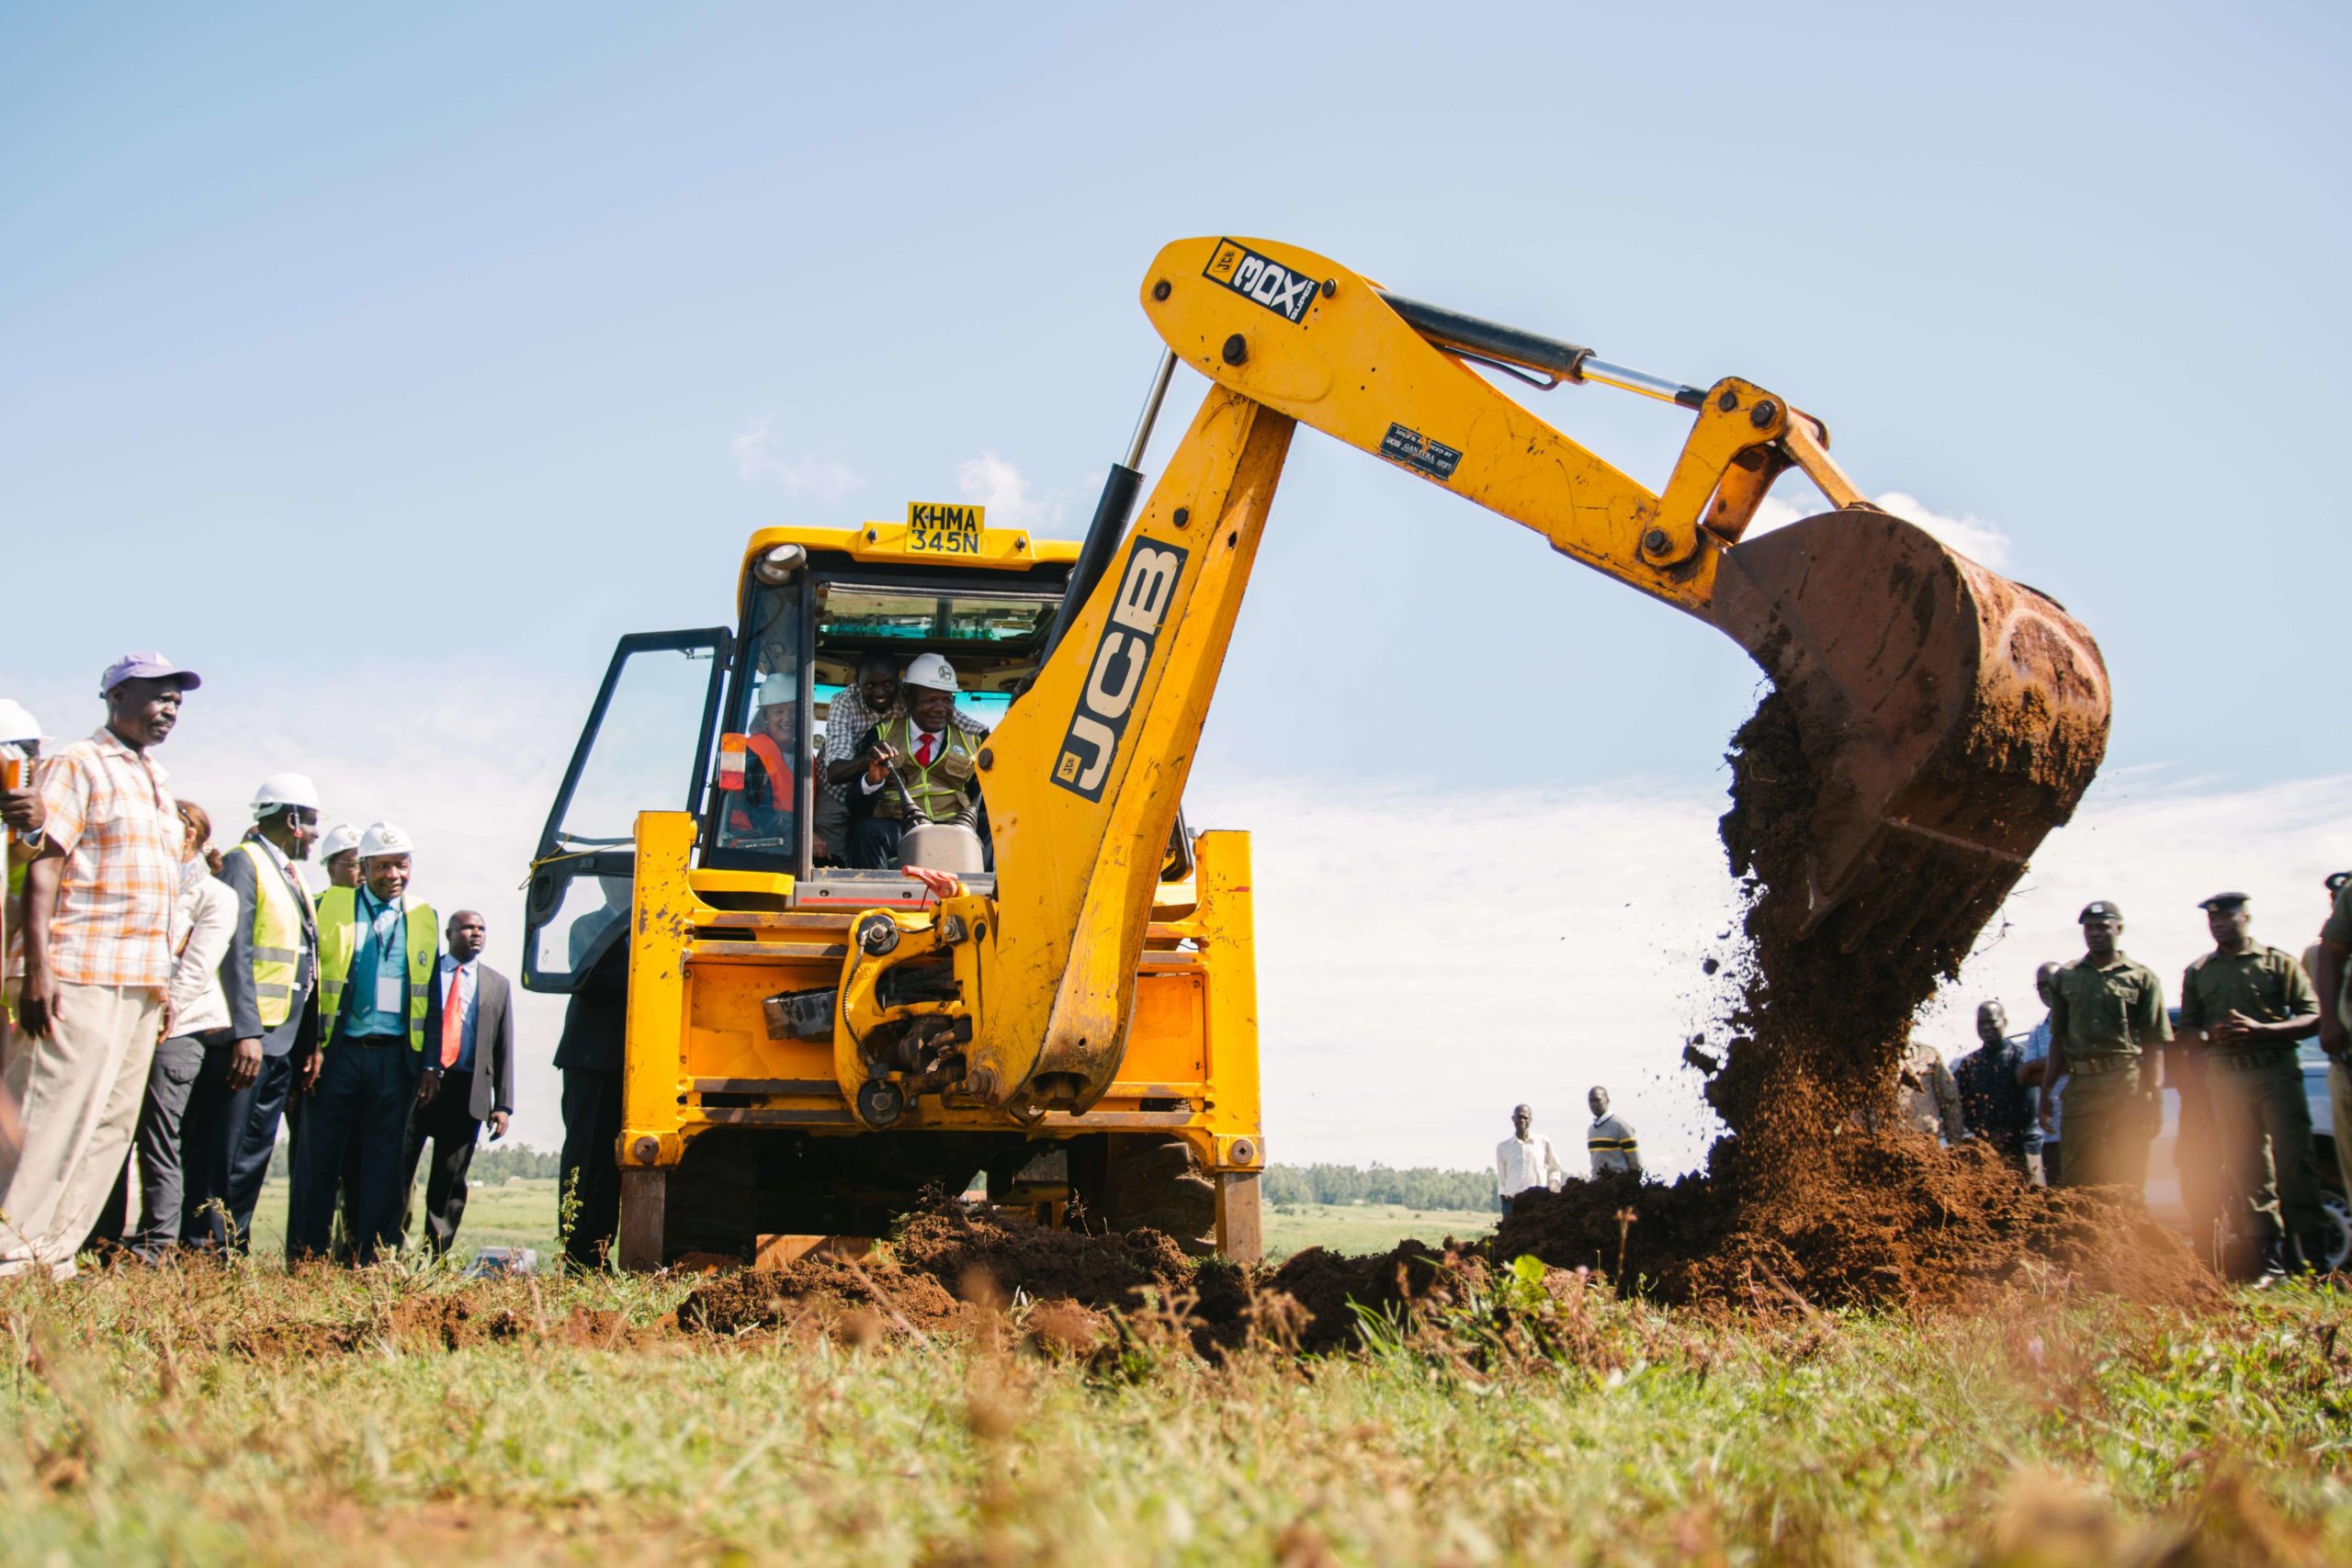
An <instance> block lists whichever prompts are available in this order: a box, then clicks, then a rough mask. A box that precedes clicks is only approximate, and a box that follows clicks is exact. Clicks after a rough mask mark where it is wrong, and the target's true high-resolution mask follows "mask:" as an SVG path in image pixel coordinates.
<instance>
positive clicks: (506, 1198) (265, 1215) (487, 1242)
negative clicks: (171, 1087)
mask: <svg viewBox="0 0 2352 1568" xmlns="http://www.w3.org/2000/svg"><path fill="white" fill-rule="evenodd" d="M416 1190H417V1195H418V1197H419V1198H420V1199H421V1198H422V1197H423V1196H424V1182H422V1181H419V1182H418V1183H417V1188H416ZM1265 1221H1266V1251H1267V1254H1268V1256H1269V1257H1272V1258H1287V1257H1289V1256H1290V1255H1291V1254H1292V1253H1294V1252H1297V1251H1300V1250H1302V1249H1303V1248H1306V1247H1331V1248H1334V1249H1335V1250H1337V1251H1340V1252H1385V1251H1387V1250H1388V1249H1389V1248H1390V1247H1394V1246H1396V1245H1397V1243H1398V1242H1399V1241H1402V1240H1403V1239H1404V1238H1405V1237H1407V1236H1419V1237H1420V1238H1421V1239H1422V1240H1424V1241H1428V1242H1431V1243H1435V1242H1437V1241H1440V1240H1442V1239H1443V1238H1444V1237H1445V1236H1447V1235H1456V1236H1461V1237H1463V1238H1464V1239H1467V1238H1469V1237H1471V1236H1479V1235H1487V1233H1488V1232H1489V1231H1491V1230H1493V1229H1494V1225H1495V1215H1493V1214H1492V1213H1480V1212H1478V1211H1477V1210H1475V1209H1408V1208H1406V1207H1405V1206H1404V1205H1402V1204H1399V1203H1285V1204H1279V1205H1276V1204H1269V1205H1268V1206H1267V1209H1266V1215H1265ZM479 1247H537V1249H538V1254H539V1261H540V1265H541V1266H542V1267H544V1268H551V1267H553V1265H554V1262H555V1257H556V1253H557V1250H558V1247H557V1243H556V1184H555V1182H554V1181H553V1180H526V1179H521V1178H517V1179H513V1180H509V1181H502V1182H498V1183H496V1184H495V1185H492V1186H488V1187H476V1188H475V1189H474V1190H473V1191H472V1192H470V1193H469V1194H468V1195H467V1198H466V1218H465V1223H464V1224H462V1225H461V1226H459V1228H458V1254H459V1255H460V1256H461V1257H464V1258H471V1257H473V1255H474V1252H475V1249H477V1248H479ZM285 1250H286V1183H285V1182H284V1181H282V1180H274V1181H271V1182H269V1183H268V1184H267V1185H266V1186H265V1187H263V1189H262V1193H261V1201H259V1202H258V1203H256V1204H255V1205H254V1256H255V1257H257V1258H277V1257H280V1256H282V1255H283V1254H284V1252H285Z"/></svg>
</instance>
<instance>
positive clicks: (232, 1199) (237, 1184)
mask: <svg viewBox="0 0 2352 1568" xmlns="http://www.w3.org/2000/svg"><path fill="white" fill-rule="evenodd" d="M236 1048H237V1046H236V1042H235V1041H233V1040H229V1039H225V1038H222V1039H218V1040H216V1041H215V1042H214V1043H210V1044H208V1045H207V1046H206V1047H205V1051H204V1066H202V1067H201V1068H200V1069H198V1073H197V1075H196V1085H195V1087H194V1088H193V1089H190V1090H189V1091H188V1097H187V1114H186V1115H185V1116H184V1117H183V1118H182V1119H181V1121H180V1150H181V1155H180V1165H181V1172H182V1175H183V1178H184V1180H185V1183H186V1185H185V1187H184V1189H183V1191H182V1194H181V1199H180V1202H181V1209H180V1236H181V1238H182V1239H183V1240H184V1241H186V1242H187V1244H188V1245H189V1246H191V1247H223V1248H226V1249H227V1250H229V1251H231V1252H243V1251H244V1250H245V1243H246V1239H247V1237H249V1236H250V1235H252V1234H253V1227H254V1206H255V1205H256V1204H258V1203H259V1202H260V1201H261V1185H262V1183H263V1182H264V1181H266V1180H267V1179H269V1156H270V1154H271V1151H273V1150H274V1149H276V1148H277V1123H278V1121H279V1119H280V1118H281V1117H282V1116H283V1115H284V1114H285V1111H286V1099H287V1096H288V1094H289V1093H291V1092H292V1090H293V1088H294V1059H293V1056H292V1055H291V1054H290V1053H289V1054H288V1055H283V1056H264V1057H263V1058H262V1059H261V1071H260V1072H259V1073H258V1074H256V1075H255V1076H254V1081H253V1082H251V1083H249V1084H247V1085H246V1086H245V1087H244V1088H243V1089H231V1088H230V1087H229V1061H230V1058H231V1057H232V1055H235V1052H236Z"/></svg>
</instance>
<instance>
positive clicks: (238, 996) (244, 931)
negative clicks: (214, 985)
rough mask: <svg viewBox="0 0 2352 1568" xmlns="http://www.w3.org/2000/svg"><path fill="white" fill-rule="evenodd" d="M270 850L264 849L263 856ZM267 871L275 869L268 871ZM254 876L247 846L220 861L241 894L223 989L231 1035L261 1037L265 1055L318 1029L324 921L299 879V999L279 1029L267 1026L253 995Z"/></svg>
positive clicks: (223, 965)
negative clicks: (315, 1004)
mask: <svg viewBox="0 0 2352 1568" xmlns="http://www.w3.org/2000/svg"><path fill="white" fill-rule="evenodd" d="M267 854H268V851H267V850H266V849H265V850H264V851H263V855H264V857H265V858H266V857H267ZM262 874H264V875H267V874H269V872H267V871H264V872H263V873H262ZM220 880H221V881H223V882H225V883H227V884H228V885H229V887H230V889H231V891H232V892H234V893H235V894H236V895H237V923H236V924H235V925H234V926H232V927H231V928H230V930H229V951H228V952H226V953H222V954H221V955H220V995H221V996H222V997H223V998H226V999H227V1001H228V1003H229V1034H230V1037H231V1038H232V1039H235V1040H259V1041H260V1042H261V1051H262V1055H265V1056H283V1055H286V1054H287V1053H288V1051H291V1050H292V1049H293V1048H294V1045H295V1043H296V1042H297V1041H298V1040H299V1039H300V1037H301V1036H302V1033H303V1031H304V1029H305V1027H309V1028H311V1029H312V1030H313V1031H315V1029H316V1026H317V1013H316V1011H315V1010H314V1009H313V1008H312V1007H311V994H312V993H313V992H314V991H316V990H317V989H318V983H319V927H318V922H317V921H316V920H315V919H312V918H311V901H310V899H309V897H307V896H305V895H304V893H303V892H302V889H301V887H300V885H299V884H296V885H295V888H294V897H295V898H296V900H297V901H298V902H299V903H300V907H301V910H302V936H301V942H302V956H301V958H300V961H299V963H298V964H297V966H296V969H295V975H294V998H293V1003H294V1005H293V1006H292V1007H291V1008H289V1009H288V1010H287V1014H286V1021H285V1022H283V1023H281V1024H279V1025H278V1026H277V1028H275V1029H267V1030H266V1029H264V1028H262V1026H261V1007H260V1004H259V1002H258V1001H256V1000H255V998H254V899H255V898H256V897H258V896H259V889H258V888H256V886H254V863H253V857H252V856H250V855H248V854H245V853H243V852H242V851H240V852H234V853H232V854H230V855H228V856H227V857H226V858H225V859H224V860H223V861H222V862H221V865H220ZM288 880H289V881H291V880H292V879H291V878H290V877H289V878H288Z"/></svg>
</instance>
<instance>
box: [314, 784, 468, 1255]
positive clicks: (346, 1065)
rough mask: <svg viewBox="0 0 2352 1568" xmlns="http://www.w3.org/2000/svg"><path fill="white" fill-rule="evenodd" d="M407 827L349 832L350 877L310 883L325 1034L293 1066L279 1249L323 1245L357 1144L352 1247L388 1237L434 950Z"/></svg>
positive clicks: (372, 1248) (384, 1246)
mask: <svg viewBox="0 0 2352 1568" xmlns="http://www.w3.org/2000/svg"><path fill="white" fill-rule="evenodd" d="M412 854H413V845H412V844H411V843H410V841H409V836H408V834H407V833H405V832H404V831H402V830H401V829H400V828H398V827H396V826H394V825H393V824H392V823H390V822H377V823H374V824H371V825H370V826H369V827H368V830H367V832H366V833H365V834H363V835H362V836H361V838H360V840H359V867H360V886H357V887H356V888H353V887H330V888H328V889H327V890H326V891H325V892H324V893H322V894H321V895H319V1020H320V1032H321V1034H322V1037H323V1039H324V1040H325V1044H324V1045H323V1046H322V1048H321V1050H320V1051H319V1053H318V1055H316V1056H315V1057H314V1058H312V1061H311V1067H310V1070H309V1071H308V1072H307V1073H306V1074H305V1075H304V1082H303V1084H302V1092H304V1093H306V1094H309V1095H310V1096H311V1104H310V1105H309V1107H308V1108H307V1109H306V1110H305V1111H303V1123H302V1143H301V1147H300V1151H299V1153H298V1155H297V1156H296V1159H295V1165H294V1192H293V1201H292V1213H290V1214H289V1215H288V1221H287V1233H286V1256H287V1258H288V1259H289V1260H293V1259H300V1258H320V1257H324V1256H325V1255H326V1252H327V1247H328V1242H329V1239H330V1235H331V1233H332V1232H333V1229H334V1198H335V1184H336V1181H337V1180H338V1179H340V1178H341V1177H342V1175H343V1170H344V1156H345V1150H346V1149H347V1148H349V1147H351V1146H352V1145H356V1146H357V1148H358V1171H357V1174H358V1181H357V1183H356V1186H355V1188H354V1190H352V1191H351V1193H350V1194H349V1195H348V1201H349V1203H350V1209H351V1213H352V1217H353V1220H354V1222H355V1224H354V1226H353V1235H352V1238H351V1239H352V1246H353V1257H354V1259H355V1260H356V1261H357V1262H360V1263H371V1262H373V1261H375V1260H376V1258H378V1257H379V1256H380V1255H383V1254H385V1253H389V1252H391V1251H392V1250H394V1249H395V1248H397V1247H399V1245H400V1235H401V1218H402V1212H403V1210H404V1209H405V1207H406V1202H407V1198H408V1193H407V1191H406V1190H405V1188H406V1183H405V1181H404V1180H403V1178H405V1177H406V1175H407V1173H408V1160H407V1152H408V1151H407V1134H408V1118H409V1108H410V1107H411V1106H412V1105H413V1104H414V1103H415V1101H416V1097H417V1078H418V1076H419V1074H420V1073H421V1072H422V1070H423V1066H424V1020H425V1014H426V1012H427V1010H428V1009H429V1008H430V1006H431V1002H432V998H433V976H434V974H435V969H436V968H437V966H438V964H439V963H440V958H441V930H440V922H439V920H438V919H437V918H436V917H435V914H434V911H433V906H431V905H430V904H426V903H423V902H421V901H419V900H417V899H413V898H411V897H409V896H408V883H409V874H410V870H411V865H412V861H411V856H412Z"/></svg>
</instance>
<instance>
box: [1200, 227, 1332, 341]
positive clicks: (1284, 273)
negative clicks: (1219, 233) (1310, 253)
mask: <svg viewBox="0 0 2352 1568" xmlns="http://www.w3.org/2000/svg"><path fill="white" fill-rule="evenodd" d="M1201 276H1203V277H1205V278H1207V279H1209V281H1211V282H1212V283H1222V284H1224V285H1225V286H1226V287H1227V288H1230V289H1232V290H1233V291H1234V292H1235V293H1236V294H1238V295H1241V296H1242V297H1243V298H1245V299H1254V300H1256V301H1257V302H1258V303H1259V304H1261V305H1263V306H1264V307H1265V308H1266V309H1267V310H1272V312H1273V313H1274V314H1275V315H1277V316H1280V317H1281V318H1282V319H1283V321H1288V322H1289V323H1290V324H1291V325H1292V326H1303V325H1305V324H1306V308H1307V307H1308V306H1309V305H1312V304H1313V303H1314V302H1315V290H1316V288H1317V285H1316V282H1315V280H1314V279H1313V278H1311V277H1309V276H1306V274H1305V273H1303V272H1293V271H1292V270H1291V269H1290V268H1288V267H1286V266H1284V265H1283V264H1282V263H1280V262H1278V261H1276V260H1274V259H1273V258H1272V256H1261V255H1260V254H1258V253H1257V252H1255V251H1253V250H1251V249H1250V247H1249V246H1247V245H1245V244H1242V243H1240V242H1239V241H1238V240H1219V241H1218V242H1217V243H1216V250H1214V251H1212V252H1210V253H1209V265H1206V266H1204V267H1203V268H1201Z"/></svg>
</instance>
